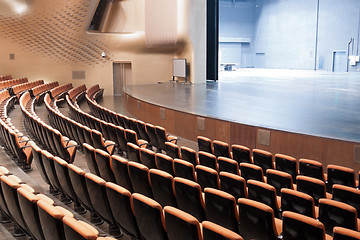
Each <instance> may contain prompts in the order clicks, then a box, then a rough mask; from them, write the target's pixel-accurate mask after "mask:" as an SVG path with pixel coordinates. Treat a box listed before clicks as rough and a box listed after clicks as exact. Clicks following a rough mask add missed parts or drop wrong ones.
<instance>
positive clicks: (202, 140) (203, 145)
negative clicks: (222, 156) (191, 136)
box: [197, 136, 214, 154]
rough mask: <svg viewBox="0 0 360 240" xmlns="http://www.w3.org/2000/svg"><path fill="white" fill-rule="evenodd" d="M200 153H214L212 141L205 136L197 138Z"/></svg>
mask: <svg viewBox="0 0 360 240" xmlns="http://www.w3.org/2000/svg"><path fill="white" fill-rule="evenodd" d="M197 142H198V147H199V151H203V152H207V153H211V154H213V153H214V148H213V143H212V141H211V139H209V138H207V137H203V136H198V137H197Z"/></svg>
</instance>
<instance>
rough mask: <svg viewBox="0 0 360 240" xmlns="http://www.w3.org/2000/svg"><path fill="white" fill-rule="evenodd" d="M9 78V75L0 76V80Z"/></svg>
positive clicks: (10, 77)
mask: <svg viewBox="0 0 360 240" xmlns="http://www.w3.org/2000/svg"><path fill="white" fill-rule="evenodd" d="M11 79H12V76H11V75H3V76H0V81H5V80H11Z"/></svg>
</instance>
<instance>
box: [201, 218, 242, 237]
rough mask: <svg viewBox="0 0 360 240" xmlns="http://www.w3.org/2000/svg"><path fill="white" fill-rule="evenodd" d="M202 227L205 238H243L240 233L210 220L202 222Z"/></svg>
mask: <svg viewBox="0 0 360 240" xmlns="http://www.w3.org/2000/svg"><path fill="white" fill-rule="evenodd" d="M202 228H203V239H204V240H243V238H242V237H241V236H240V235H239V234H237V233H235V232H233V231H230V230H229V229H227V228H224V227H222V226H219V225H218V224H215V223H212V222H209V221H204V222H202Z"/></svg>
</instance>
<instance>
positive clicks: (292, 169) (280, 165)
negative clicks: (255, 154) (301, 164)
mask: <svg viewBox="0 0 360 240" xmlns="http://www.w3.org/2000/svg"><path fill="white" fill-rule="evenodd" d="M275 166H276V170H279V171H282V172H286V173H288V174H290V175H291V177H292V179H293V181H295V180H296V176H297V174H298V167H297V162H296V159H295V158H293V157H291V156H288V155H284V154H279V153H277V154H275Z"/></svg>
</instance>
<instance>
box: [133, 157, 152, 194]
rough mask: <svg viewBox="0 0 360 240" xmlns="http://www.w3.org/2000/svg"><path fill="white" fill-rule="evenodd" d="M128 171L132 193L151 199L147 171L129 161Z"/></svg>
mask: <svg viewBox="0 0 360 240" xmlns="http://www.w3.org/2000/svg"><path fill="white" fill-rule="evenodd" d="M128 171H129V177H130V181H131V185H132V188H133V190H134V192H136V193H141V194H143V195H145V196H148V197H150V198H152V197H153V195H152V191H151V185H150V173H149V169H148V168H147V167H146V166H145V165H143V164H141V163H137V162H131V161H129V162H128Z"/></svg>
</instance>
